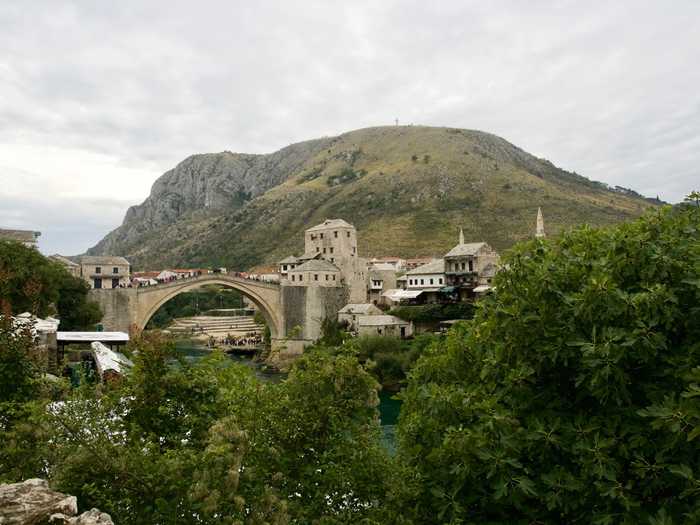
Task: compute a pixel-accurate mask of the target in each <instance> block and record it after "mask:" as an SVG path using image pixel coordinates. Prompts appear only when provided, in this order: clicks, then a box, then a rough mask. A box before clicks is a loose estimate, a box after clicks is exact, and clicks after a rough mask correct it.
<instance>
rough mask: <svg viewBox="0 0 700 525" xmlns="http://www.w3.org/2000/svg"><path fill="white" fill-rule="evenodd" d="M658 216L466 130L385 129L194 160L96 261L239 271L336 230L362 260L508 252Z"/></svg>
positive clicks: (635, 199)
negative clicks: (355, 239) (113, 257)
mask: <svg viewBox="0 0 700 525" xmlns="http://www.w3.org/2000/svg"><path fill="white" fill-rule="evenodd" d="M656 204H657V203H654V202H651V201H649V200H647V199H644V198H643V197H641V196H640V195H637V194H636V193H634V192H632V191H630V190H624V189H621V188H617V189H612V188H608V187H607V186H605V185H603V184H600V183H596V182H593V181H590V180H588V179H586V178H584V177H582V176H580V175H577V174H575V173H569V172H566V171H564V170H561V169H559V168H557V167H556V166H554V165H553V164H552V163H551V162H549V161H547V160H545V159H540V158H536V157H534V156H532V155H530V154H528V153H527V152H525V151H523V150H522V149H520V148H518V147H517V146H515V145H513V144H511V143H509V142H507V141H506V140H504V139H502V138H500V137H497V136H494V135H491V134H489V133H484V132H480V131H473V130H463V129H454V128H433V127H418V126H415V127H414V126H392V127H379V128H367V129H362V130H357V131H352V132H349V133H345V134H343V135H339V136H337V137H330V138H324V139H319V140H312V141H308V142H303V143H300V144H294V145H291V146H289V147H287V148H284V149H282V150H280V151H278V152H275V153H272V154H269V155H245V154H234V153H228V152H225V153H218V154H207V155H195V156H193V157H190V158H188V159H186V160H185V161H183V162H182V163H180V164H179V165H178V166H177V167H176V168H175V169H173V170H171V171H169V172H167V173H165V174H164V175H163V176H162V177H160V178H159V179H158V180H157V181H156V183H155V184H154V185H153V189H152V191H151V195H150V196H149V197H148V198H147V199H146V201H145V202H144V203H143V204H141V205H139V206H135V207H133V208H131V209H130V210H129V212H128V213H127V215H126V217H125V219H124V223H123V224H122V226H120V227H119V228H117V229H116V230H114V231H113V232H111V233H110V234H109V235H107V237H105V239H103V240H102V241H101V242H100V243H99V244H98V245H97V246H95V247H94V248H92V249H91V250H89V253H91V254H120V255H125V256H127V257H129V258H130V259H131V261H132V264H134V265H135V267H138V268H146V267H149V268H159V267H163V266H167V265H178V266H188V265H221V266H227V267H229V268H234V269H247V268H249V267H250V266H252V265H254V264H257V263H260V262H273V261H275V260H276V259H277V258H278V257H281V256H283V255H285V254H287V253H289V252H292V251H299V249H300V248H301V245H302V242H303V241H302V239H303V237H302V233H303V230H304V229H305V228H307V227H309V226H311V225H313V224H315V223H317V222H321V221H323V220H324V219H325V218H328V217H341V218H343V219H346V220H348V221H350V222H352V223H354V224H355V225H356V226H357V228H358V230H359V238H360V246H359V248H360V250H361V252H362V254H363V255H389V254H392V255H399V256H411V255H433V254H434V255H439V254H441V253H444V251H446V250H447V249H449V248H450V247H451V246H452V245H453V244H454V243H455V242H456V236H457V232H458V231H459V228H463V229H464V232H465V235H466V236H467V237H468V238H469V239H470V240H474V241H477V240H485V241H488V242H489V243H491V244H492V245H494V246H495V247H496V248H498V249H501V250H502V249H504V248H507V247H508V246H510V245H512V244H513V243H514V242H516V241H518V240H522V239H525V238H528V237H530V236H532V234H533V232H534V228H535V220H536V213H537V208H538V207H541V208H542V210H543V212H544V216H545V228H546V229H547V232H548V234H556V232H558V231H560V230H561V229H562V228H566V227H569V226H572V225H577V224H581V223H588V224H591V225H594V226H599V225H606V224H612V223H615V222H619V221H623V220H627V219H630V218H634V217H637V216H639V215H640V214H642V213H643V212H644V211H645V210H646V209H648V208H650V207H653V206H655V205H656Z"/></svg>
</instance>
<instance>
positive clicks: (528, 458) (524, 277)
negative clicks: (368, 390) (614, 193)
mask: <svg viewBox="0 0 700 525" xmlns="http://www.w3.org/2000/svg"><path fill="white" fill-rule="evenodd" d="M504 262H505V264H504V270H503V271H502V272H500V273H499V274H498V276H497V277H496V279H495V288H496V290H497V291H496V293H494V294H493V295H492V296H490V297H487V298H485V299H484V300H483V301H481V302H480V305H479V307H478V311H477V315H476V317H475V319H474V320H473V321H471V322H469V323H466V324H464V325H461V326H458V327H457V328H456V329H455V330H453V331H452V333H451V334H450V335H449V336H448V338H447V339H446V341H445V343H444V344H443V345H440V347H438V348H434V349H433V350H431V351H430V352H429V353H428V355H427V356H426V357H424V358H423V359H421V360H420V361H419V363H418V364H417V366H416V367H415V368H414V370H413V372H412V375H411V378H410V381H409V386H408V388H407V390H406V392H405V395H404V399H405V403H404V406H403V409H402V413H401V416H400V422H399V436H400V454H401V457H402V459H403V460H404V461H405V462H406V464H407V465H408V466H410V467H411V468H413V469H414V478H413V479H415V480H419V481H420V483H419V485H418V489H417V491H416V493H415V494H414V495H413V498H412V499H411V501H409V502H407V503H406V505H405V508H409V507H410V508H412V509H413V510H414V511H415V513H416V515H417V517H418V521H419V522H422V523H434V522H436V521H438V522H441V523H502V524H506V523H508V524H514V523H516V524H517V523H523V524H525V523H552V524H554V523H598V524H607V523H624V524H638V523H696V522H698V521H700V492H699V490H700V448H698V443H699V441H698V436H699V435H700V389H699V387H698V385H699V384H700V322H699V320H700V306H699V305H700V280H699V279H698V275H700V211H699V210H697V209H695V208H693V209H687V210H683V211H678V210H670V209H666V210H664V211H662V212H658V213H653V214H650V215H647V216H645V217H644V218H643V219H641V220H638V221H636V222H634V223H630V224H623V225H621V226H619V227H615V228H610V229H602V230H592V229H590V228H586V227H584V228H580V229H578V230H575V231H572V232H570V233H567V234H565V235H563V236H562V237H561V238H560V239H557V240H555V241H552V240H548V241H547V242H544V243H542V242H534V241H533V242H529V243H526V244H523V245H520V246H518V247H516V248H515V249H514V250H513V252H512V253H510V255H509V256H508V257H507V258H506V259H505V261H504Z"/></svg>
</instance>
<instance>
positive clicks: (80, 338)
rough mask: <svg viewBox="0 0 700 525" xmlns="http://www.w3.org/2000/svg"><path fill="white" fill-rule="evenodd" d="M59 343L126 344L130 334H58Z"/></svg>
mask: <svg viewBox="0 0 700 525" xmlns="http://www.w3.org/2000/svg"><path fill="white" fill-rule="evenodd" d="M56 340H57V341H58V342H61V341H63V342H68V341H70V342H72V343H93V342H95V341H101V342H107V343H126V342H128V341H129V334H127V333H125V332H56Z"/></svg>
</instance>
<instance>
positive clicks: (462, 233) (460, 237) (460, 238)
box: [459, 228, 464, 244]
mask: <svg viewBox="0 0 700 525" xmlns="http://www.w3.org/2000/svg"><path fill="white" fill-rule="evenodd" d="M459 244H464V231H463V230H462V228H460V229H459Z"/></svg>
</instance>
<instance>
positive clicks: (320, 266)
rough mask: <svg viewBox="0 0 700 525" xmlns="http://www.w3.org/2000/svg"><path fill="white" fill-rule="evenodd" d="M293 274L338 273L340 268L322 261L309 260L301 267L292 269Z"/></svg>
mask: <svg viewBox="0 0 700 525" xmlns="http://www.w3.org/2000/svg"><path fill="white" fill-rule="evenodd" d="M293 271H295V272H317V271H320V272H339V271H340V268H338V267H337V266H336V265H334V264H331V263H329V262H328V261H324V260H323V259H311V260H310V261H307V262H305V263H304V264H302V265H301V266H297V267H296V268H294V270H293Z"/></svg>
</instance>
